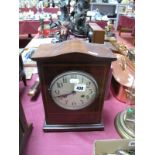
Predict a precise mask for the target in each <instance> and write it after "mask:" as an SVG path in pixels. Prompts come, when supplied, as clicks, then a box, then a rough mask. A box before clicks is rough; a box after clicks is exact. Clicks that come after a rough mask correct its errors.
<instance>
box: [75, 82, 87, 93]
mask: <svg viewBox="0 0 155 155" xmlns="http://www.w3.org/2000/svg"><path fill="white" fill-rule="evenodd" d="M85 90H86V85H85V84H76V85H75V86H74V91H79V92H81V91H85Z"/></svg>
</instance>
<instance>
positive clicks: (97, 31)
mask: <svg viewBox="0 0 155 155" xmlns="http://www.w3.org/2000/svg"><path fill="white" fill-rule="evenodd" d="M88 25H89V27H90V29H91V31H92V32H93V36H92V43H99V44H103V43H104V38H105V31H104V29H103V28H101V27H100V26H99V25H98V24H97V23H89V24H88Z"/></svg>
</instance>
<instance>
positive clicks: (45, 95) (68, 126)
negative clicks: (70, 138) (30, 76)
mask: <svg viewBox="0 0 155 155" xmlns="http://www.w3.org/2000/svg"><path fill="white" fill-rule="evenodd" d="M95 53H96V54H95ZM94 55H95V56H94ZM32 59H33V60H36V61H37V66H38V72H39V78H40V82H41V91H42V99H43V104H44V110H45V120H46V121H45V125H44V128H43V129H44V130H45V131H71V130H103V129H104V125H103V121H102V119H101V118H102V109H103V103H104V94H105V88H106V83H107V80H108V74H109V70H110V66H111V61H114V60H116V58H115V56H114V55H113V54H112V52H111V51H109V50H108V49H107V48H104V47H103V45H102V46H101V44H100V45H99V44H91V43H85V42H83V41H79V40H73V41H65V42H63V43H59V44H55V45H52V44H47V45H41V46H40V47H39V49H38V51H37V52H36V53H35V54H34V55H33V57H32ZM67 71H81V72H85V73H88V74H90V75H91V76H92V77H93V78H94V79H95V80H96V82H97V84H98V95H97V97H96V99H95V100H94V101H93V103H91V104H90V105H89V106H87V107H85V108H83V109H80V110H67V109H64V108H61V107H60V106H58V105H57V104H55V102H54V101H53V99H52V97H51V95H50V93H49V87H50V84H51V81H52V80H53V79H54V78H55V77H56V76H57V75H59V74H62V73H64V72H67Z"/></svg>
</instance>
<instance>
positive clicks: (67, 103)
mask: <svg viewBox="0 0 155 155" xmlns="http://www.w3.org/2000/svg"><path fill="white" fill-rule="evenodd" d="M50 94H51V96H52V99H53V100H54V102H55V103H56V104H57V105H58V106H60V107H62V108H64V109H67V110H79V109H83V108H85V107H87V106H89V105H90V104H91V103H92V102H93V101H94V100H95V98H96V96H97V94H98V85H97V82H96V81H95V79H94V78H93V77H92V76H91V75H90V74H87V73H84V72H80V71H69V72H65V73H62V74H60V75H58V76H57V77H56V78H55V79H54V80H53V81H52V82H51V84H50Z"/></svg>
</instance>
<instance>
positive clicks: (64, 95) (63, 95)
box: [55, 90, 76, 98]
mask: <svg viewBox="0 0 155 155" xmlns="http://www.w3.org/2000/svg"><path fill="white" fill-rule="evenodd" d="M75 93H76V92H75V91H74V90H73V91H72V92H70V93H67V94H62V95H59V96H55V97H64V98H66V97H67V96H68V95H72V94H75Z"/></svg>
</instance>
